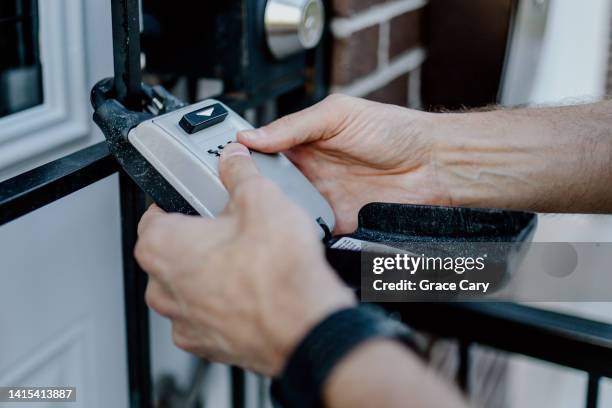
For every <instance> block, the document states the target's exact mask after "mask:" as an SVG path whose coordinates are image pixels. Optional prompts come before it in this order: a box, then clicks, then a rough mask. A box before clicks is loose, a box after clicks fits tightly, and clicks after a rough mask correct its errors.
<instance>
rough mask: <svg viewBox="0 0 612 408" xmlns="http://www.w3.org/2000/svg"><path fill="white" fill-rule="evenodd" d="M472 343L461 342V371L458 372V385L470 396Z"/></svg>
mask: <svg viewBox="0 0 612 408" xmlns="http://www.w3.org/2000/svg"><path fill="white" fill-rule="evenodd" d="M470 345H471V344H470V342H467V341H464V340H460V341H459V369H458V370H457V384H459V387H461V389H462V390H463V391H464V392H465V393H466V394H468V395H469V385H470V384H469V376H470Z"/></svg>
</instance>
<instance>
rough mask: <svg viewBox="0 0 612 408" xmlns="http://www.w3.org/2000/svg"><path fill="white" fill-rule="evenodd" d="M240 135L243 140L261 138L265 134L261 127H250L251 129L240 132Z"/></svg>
mask: <svg viewBox="0 0 612 408" xmlns="http://www.w3.org/2000/svg"><path fill="white" fill-rule="evenodd" d="M240 136H241V137H242V138H244V139H245V140H249V141H253V140H258V139H261V138H262V137H264V136H265V134H264V132H263V130H261V129H252V130H243V131H241V132H240Z"/></svg>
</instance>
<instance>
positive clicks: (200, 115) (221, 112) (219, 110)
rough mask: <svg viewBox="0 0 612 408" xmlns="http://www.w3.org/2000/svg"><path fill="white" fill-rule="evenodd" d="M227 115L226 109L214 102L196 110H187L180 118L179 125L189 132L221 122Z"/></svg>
mask: <svg viewBox="0 0 612 408" xmlns="http://www.w3.org/2000/svg"><path fill="white" fill-rule="evenodd" d="M226 117H227V109H225V108H224V107H223V106H221V104H219V103H216V104H214V105H209V106H206V107H204V108H201V109H198V110H197V111H193V112H189V113H187V114H186V115H185V116H183V117H182V118H181V121H180V122H179V125H180V126H181V127H182V128H183V130H184V131H185V132H187V133H189V134H192V133H195V132H199V131H200V130H202V129H206V128H208V127H211V126H212V125H216V124H217V123H221V122H223V121H224V120H225V118H226Z"/></svg>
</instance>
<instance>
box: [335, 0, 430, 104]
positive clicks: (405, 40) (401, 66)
mask: <svg viewBox="0 0 612 408" xmlns="http://www.w3.org/2000/svg"><path fill="white" fill-rule="evenodd" d="M332 4H333V18H332V25H331V31H332V35H333V37H334V44H333V50H332V67H331V85H332V86H331V91H332V92H340V93H345V94H349V95H353V96H360V97H366V98H368V99H372V100H376V101H380V102H386V103H393V104H396V105H403V106H410V107H412V108H419V107H420V106H421V102H420V67H421V65H422V64H423V62H424V60H425V57H426V51H425V48H424V47H423V36H422V31H423V30H422V21H423V7H424V6H425V5H426V4H427V1H425V0H333V2H332Z"/></svg>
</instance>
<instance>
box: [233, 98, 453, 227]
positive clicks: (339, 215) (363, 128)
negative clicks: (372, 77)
mask: <svg viewBox="0 0 612 408" xmlns="http://www.w3.org/2000/svg"><path fill="white" fill-rule="evenodd" d="M433 116H434V115H433V114H429V113H424V112H418V111H413V110H409V109H405V108H400V107H398V106H393V105H384V104H380V103H376V102H370V101H366V100H364V99H359V98H352V97H348V96H343V95H332V96H329V97H328V98H326V99H325V100H324V101H322V102H320V103H318V104H316V105H314V106H312V107H310V108H307V109H305V110H303V111H301V112H298V113H294V114H292V115H288V116H286V117H284V118H281V119H279V120H277V121H276V122H273V123H271V124H270V125H268V126H265V127H263V128H260V129H257V130H254V131H248V132H241V133H239V134H238V140H239V141H240V142H241V143H244V144H245V145H247V146H249V147H251V148H253V149H255V150H259V151H262V152H279V151H284V150H287V152H286V153H287V155H288V156H289V158H290V159H291V160H292V161H293V162H294V163H295V164H296V165H297V167H298V168H300V170H302V172H303V173H304V174H305V175H306V176H307V177H308V178H309V179H310V180H311V181H312V183H313V184H314V185H315V186H316V187H317V188H318V189H319V191H321V193H322V194H323V195H324V196H325V197H326V198H327V200H328V201H329V202H330V204H331V205H332V207H333V209H334V212H335V214H336V230H335V231H336V232H338V233H346V232H351V231H352V230H354V229H355V227H356V226H357V212H358V211H359V209H360V208H361V207H362V206H364V205H365V204H367V203H370V202H373V201H383V202H396V203H416V204H440V205H444V204H449V203H450V199H449V196H448V192H447V191H446V190H445V188H444V187H443V186H441V185H440V184H439V183H438V182H437V178H436V176H435V172H436V168H435V166H434V161H433V160H432V157H431V156H432V151H433V145H434V138H433V136H432V133H433V132H428V133H427V134H425V132H424V129H429V122H430V120H431V118H432V117H433Z"/></svg>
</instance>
